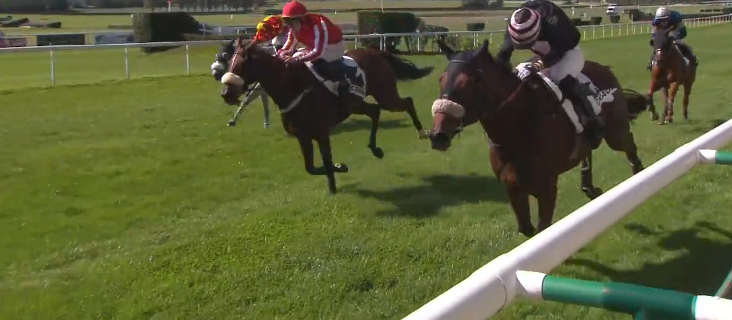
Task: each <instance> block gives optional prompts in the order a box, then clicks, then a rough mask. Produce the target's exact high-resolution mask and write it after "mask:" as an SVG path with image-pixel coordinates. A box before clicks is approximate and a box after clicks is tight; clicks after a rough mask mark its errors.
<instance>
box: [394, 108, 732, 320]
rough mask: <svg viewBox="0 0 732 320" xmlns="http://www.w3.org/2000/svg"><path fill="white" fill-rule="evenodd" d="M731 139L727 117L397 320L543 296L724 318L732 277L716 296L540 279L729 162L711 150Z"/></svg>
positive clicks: (708, 319) (653, 315) (667, 319)
mask: <svg viewBox="0 0 732 320" xmlns="http://www.w3.org/2000/svg"><path fill="white" fill-rule="evenodd" d="M730 142H732V120H730V121H727V122H725V123H724V124H722V125H720V126H718V127H716V128H715V129H713V130H711V131H709V132H707V133H706V134H704V135H702V136H701V137H699V138H697V139H696V140H694V141H691V142H689V143H687V144H685V145H683V146H681V147H679V148H678V149H676V150H675V151H674V152H672V153H671V154H669V155H668V156H666V157H664V158H663V159H661V160H659V161H657V162H656V163H654V164H653V165H651V166H649V167H647V168H646V169H645V170H643V171H641V172H639V173H638V174H636V175H634V176H632V177H630V178H629V179H627V180H625V181H623V182H622V183H620V184H619V185H617V186H616V187H615V188H613V189H611V190H609V191H608V192H606V193H605V194H603V195H601V196H600V197H598V198H597V199H595V200H593V201H591V202H589V203H588V204H586V205H584V206H582V207H581V208H579V209H577V210H576V211H574V212H573V213H571V214H570V215H568V216H566V217H565V218H564V219H562V220H559V221H558V222H557V223H555V224H554V225H553V226H551V227H549V228H548V229H546V230H544V231H543V232H541V233H539V234H537V235H536V236H534V237H533V238H531V239H529V240H527V241H526V242H524V243H523V244H521V245H519V246H518V247H516V248H515V249H513V250H511V251H509V252H507V253H505V254H503V255H501V256H499V257H497V258H496V259H494V260H493V261H491V262H489V263H488V264H486V265H485V266H483V267H481V268H480V269H478V270H476V271H475V272H474V273H473V274H472V275H470V276H469V277H468V278H467V279H465V280H463V281H462V282H460V283H458V284H457V285H455V286H454V287H452V288H451V289H449V290H448V291H446V292H444V293H443V294H441V295H440V296H438V297H437V298H435V299H434V300H432V301H430V302H429V303H427V304H425V305H424V306H422V307H421V308H419V309H417V310H416V311H414V312H413V313H412V314H410V315H408V316H407V317H406V318H404V319H405V320H438V319H439V320H447V319H455V320H458V319H459V320H472V319H475V320H483V319H487V318H490V317H491V316H493V315H495V314H496V313H498V312H499V311H500V310H501V309H503V308H504V307H506V306H507V305H508V304H510V303H511V302H512V301H513V300H514V299H515V298H518V297H523V298H529V299H543V300H549V301H558V302H564V303H571V304H576V305H583V306H589V307H597V308H603V309H607V310H611V311H617V312H623V313H627V314H630V315H632V316H634V317H635V319H646V320H660V319H664V320H671V319H679V320H680V319H698V320H722V319H725V320H730V319H732V300H728V299H724V298H723V297H730V294H732V273H731V274H730V276H728V277H727V280H726V281H725V282H724V283H723V284H722V287H721V288H720V289H719V291H718V292H717V294H716V295H717V297H712V296H694V295H691V294H688V293H682V292H676V291H669V290H661V289H655V288H649V287H642V286H637V285H632V284H625V283H614V282H592V281H583V280H575V279H565V278H558V277H553V276H548V275H546V274H544V273H548V272H550V271H551V270H552V269H553V268H555V267H557V266H558V265H560V264H562V262H564V260H566V259H567V258H569V257H570V256H571V255H573V254H574V253H575V252H577V251H578V250H579V249H580V248H582V247H583V246H585V245H586V244H587V243H589V242H590V241H592V240H593V239H594V238H595V237H597V236H598V235H600V234H601V233H602V232H603V231H605V230H606V229H608V228H610V227H611V226H613V225H614V224H615V223H617V222H618V221H619V220H620V219H622V218H623V217H625V216H626V215H627V214H628V213H630V212H631V210H633V209H634V208H635V207H637V206H638V205H640V204H642V203H643V202H645V201H646V200H647V199H648V198H650V197H652V196H653V195H654V194H656V193H657V192H658V191H659V190H661V189H662V188H664V187H666V186H667V185H669V184H670V183H671V182H673V181H674V180H676V179H677V178H679V177H681V176H682V175H683V174H685V173H686V172H688V171H689V170H691V169H692V168H694V167H695V166H696V165H697V164H700V163H703V164H706V163H708V164H725V165H732V153H729V152H723V151H716V149H718V148H722V147H724V146H725V145H727V144H728V143H730Z"/></svg>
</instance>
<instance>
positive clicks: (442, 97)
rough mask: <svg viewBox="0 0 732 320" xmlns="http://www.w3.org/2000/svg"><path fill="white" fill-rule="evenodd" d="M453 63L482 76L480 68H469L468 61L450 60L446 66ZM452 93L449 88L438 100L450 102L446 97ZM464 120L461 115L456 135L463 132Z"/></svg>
mask: <svg viewBox="0 0 732 320" xmlns="http://www.w3.org/2000/svg"><path fill="white" fill-rule="evenodd" d="M453 63H456V64H462V65H464V66H466V67H467V68H468V69H469V70H468V71H475V72H477V73H478V74H479V75H481V76H482V75H483V70H482V69H480V68H474V67H472V66H470V62H468V61H465V60H450V62H448V63H447V66H448V67H449V66H450V64H453ZM448 76H449V74H448ZM450 86H451V87H452V84H451V85H450ZM452 91H453V90H452V88H450V89H449V90H448V91H447V92H446V93H443V94H441V95H440V99H445V100H450V99H449V98H448V96H449V95H450V93H451V92H452ZM464 108H465V107H463V109H464ZM466 114H467V113H466ZM464 119H465V115H463V117H462V118H460V124H458V125H457V127H455V131H456V132H457V133H460V132H462V131H463V127H464Z"/></svg>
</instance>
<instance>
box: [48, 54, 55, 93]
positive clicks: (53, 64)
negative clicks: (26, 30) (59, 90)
mask: <svg viewBox="0 0 732 320" xmlns="http://www.w3.org/2000/svg"><path fill="white" fill-rule="evenodd" d="M49 53H50V55H51V84H53V85H56V57H54V55H53V49H51V50H49Z"/></svg>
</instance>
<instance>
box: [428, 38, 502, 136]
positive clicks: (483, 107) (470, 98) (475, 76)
mask: <svg viewBox="0 0 732 320" xmlns="http://www.w3.org/2000/svg"><path fill="white" fill-rule="evenodd" d="M437 44H438V46H439V47H440V50H441V51H442V52H443V53H445V57H447V60H448V61H449V63H448V65H447V67H446V68H445V71H444V72H443V73H442V75H441V76H440V80H439V81H440V96H439V98H438V99H437V100H435V102H434V103H433V104H432V116H433V117H434V121H433V125H432V132H431V134H430V140H431V141H432V148H433V149H435V150H439V151H445V150H447V149H448V148H449V147H450V141H451V140H452V138H453V137H455V135H456V134H457V133H459V132H460V131H461V130H462V127H463V125H469V124H473V123H475V122H477V121H478V119H479V118H481V117H482V116H483V115H484V114H487V113H489V112H490V109H494V108H496V106H497V105H496V102H497V100H495V97H494V95H493V94H492V93H491V92H489V91H492V90H489V89H490V88H500V87H499V86H498V83H497V81H498V80H497V79H498V78H497V77H496V72H495V70H494V69H495V68H502V67H501V66H499V65H498V64H497V63H496V62H495V61H494V60H493V57H491V54H490V52H488V41H484V42H483V45H482V46H481V47H480V48H478V49H476V50H470V51H459V52H455V51H453V50H452V49H450V47H448V46H446V45H445V44H444V43H443V42H442V41H438V42H437ZM506 72H508V73H509V74H510V71H506Z"/></svg>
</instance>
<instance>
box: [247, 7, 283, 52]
mask: <svg viewBox="0 0 732 320" xmlns="http://www.w3.org/2000/svg"><path fill="white" fill-rule="evenodd" d="M287 31H288V28H287V27H286V26H285V25H284V22H283V21H282V17H280V16H279V15H274V16H269V17H266V18H264V20H262V21H260V22H259V23H258V24H257V33H256V34H255V35H254V37H253V38H252V41H256V42H267V41H270V40H271V41H272V42H271V44H272V47H274V48H275V52H277V51H279V50H281V49H282V47H283V46H284V45H285V39H286V38H287Z"/></svg>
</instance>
